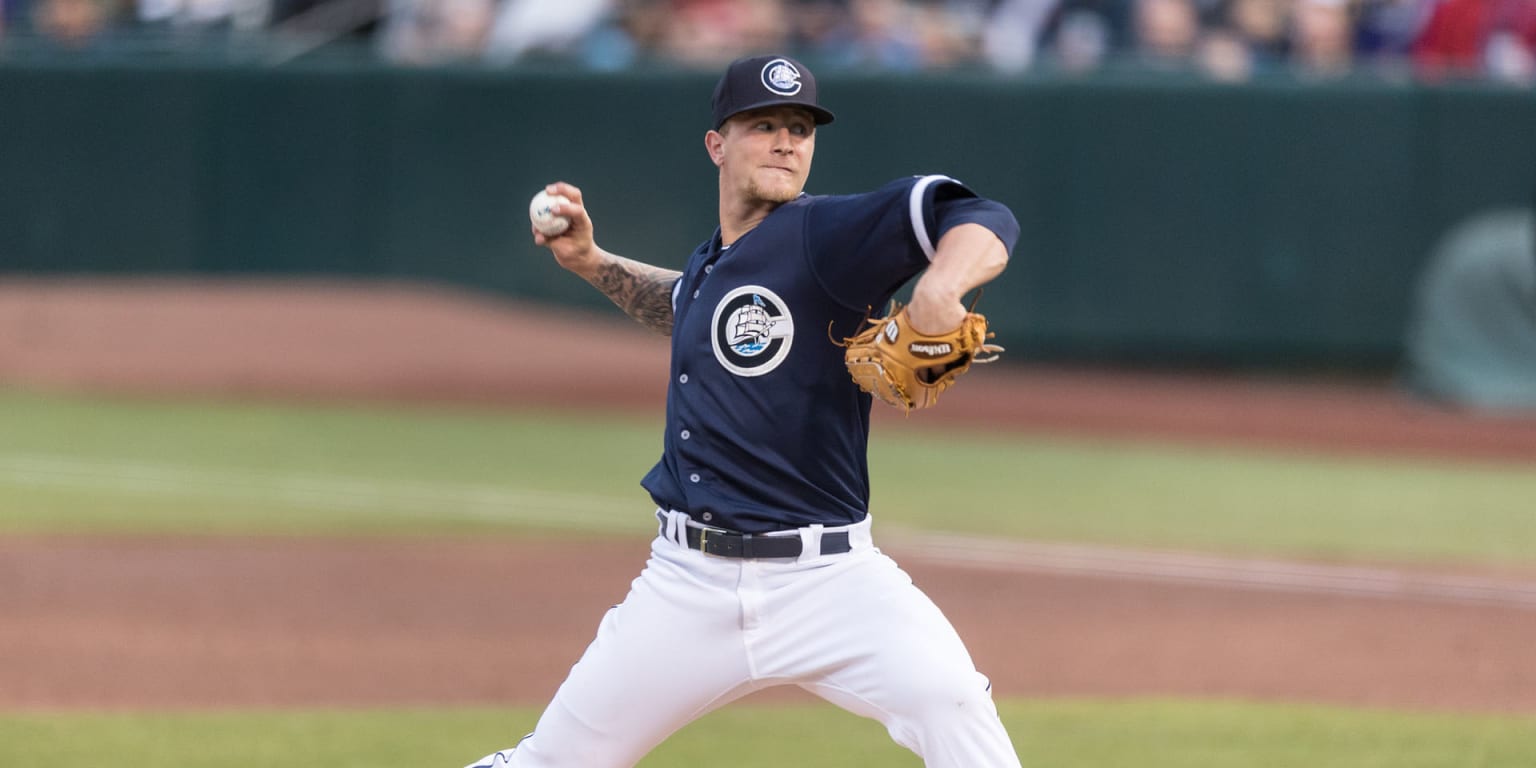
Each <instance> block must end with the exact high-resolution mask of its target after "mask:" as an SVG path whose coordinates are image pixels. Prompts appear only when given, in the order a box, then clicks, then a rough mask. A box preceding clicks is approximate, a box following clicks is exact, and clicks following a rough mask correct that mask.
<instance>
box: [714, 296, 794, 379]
mask: <svg viewBox="0 0 1536 768" xmlns="http://www.w3.org/2000/svg"><path fill="white" fill-rule="evenodd" d="M709 340H710V344H711V346H713V347H714V349H715V359H716V360H719V361H720V364H721V365H723V366H725V369H726V370H728V371H730V372H731V373H734V374H736V375H737V376H761V375H763V374H765V373H767V372H769V371H771V370H773V369H775V368H777V367H779V364H780V363H782V362H784V358H785V357H787V356H788V355H789V347H790V344H791V343H792V342H794V340H795V321H794V318H792V317H791V316H790V314H789V307H788V306H787V305H785V303H784V300H783V299H780V298H779V297H778V295H777V294H775V293H774V292H773V291H770V290H768V289H767V288H764V287H762V286H759V285H745V286H742V287H740V288H737V289H736V290H734V291H731V292H730V293H727V294H726V295H725V298H723V299H721V300H720V303H719V304H718V305H716V306H715V315H714V319H713V320H712V321H711V322H710V331H709Z"/></svg>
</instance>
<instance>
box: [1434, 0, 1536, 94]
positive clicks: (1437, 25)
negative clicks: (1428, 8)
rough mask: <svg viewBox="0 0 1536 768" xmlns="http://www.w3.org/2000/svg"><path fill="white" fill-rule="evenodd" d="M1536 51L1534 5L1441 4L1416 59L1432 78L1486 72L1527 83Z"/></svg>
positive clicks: (1514, 0)
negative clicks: (1533, 54)
mask: <svg viewBox="0 0 1536 768" xmlns="http://www.w3.org/2000/svg"><path fill="white" fill-rule="evenodd" d="M1533 51H1536V0H1440V2H1439V3H1437V4H1436V5H1435V8H1434V11H1433V13H1432V14H1431V15H1430V17H1429V20H1428V22H1426V24H1425V25H1424V29H1423V32H1422V34H1420V36H1419V38H1418V39H1417V40H1416V41H1415V42H1414V44H1413V49H1412V55H1413V58H1414V60H1415V62H1416V63H1417V64H1418V66H1419V68H1420V71H1421V72H1422V73H1423V74H1424V75H1426V76H1428V77H1430V78H1440V77H1444V76H1447V75H1470V74H1474V73H1478V72H1486V73H1489V74H1493V75H1495V76H1496V77H1500V78H1503V79H1512V80H1528V79H1529V78H1530V76H1531V73H1530V69H1531V57H1532V52H1533Z"/></svg>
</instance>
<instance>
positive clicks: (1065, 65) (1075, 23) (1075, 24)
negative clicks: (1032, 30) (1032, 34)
mask: <svg viewBox="0 0 1536 768" xmlns="http://www.w3.org/2000/svg"><path fill="white" fill-rule="evenodd" d="M1133 2H1134V0H1059V2H1058V4H1057V5H1056V9H1055V11H1054V12H1052V14H1051V18H1050V20H1049V21H1048V22H1047V23H1046V28H1045V35H1044V38H1043V43H1042V45H1043V47H1045V48H1046V49H1047V51H1048V52H1049V54H1050V61H1051V62H1052V63H1053V64H1054V65H1055V66H1056V67H1057V68H1058V69H1060V70H1062V71H1065V72H1072V73H1083V72H1088V71H1092V70H1094V69H1097V68H1098V67H1099V66H1101V65H1102V64H1104V63H1105V62H1106V61H1108V60H1109V59H1111V58H1112V57H1114V56H1115V55H1117V53H1119V52H1120V51H1124V50H1127V49H1129V48H1131V47H1132V46H1133V44H1134V34H1135V33H1134V32H1132V30H1131V17H1132V11H1133V5H1132V3H1133Z"/></svg>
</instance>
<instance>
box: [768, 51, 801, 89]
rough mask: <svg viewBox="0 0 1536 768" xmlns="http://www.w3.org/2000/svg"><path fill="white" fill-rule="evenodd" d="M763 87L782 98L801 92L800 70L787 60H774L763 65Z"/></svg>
mask: <svg viewBox="0 0 1536 768" xmlns="http://www.w3.org/2000/svg"><path fill="white" fill-rule="evenodd" d="M763 87H765V88H767V89H768V90H770V91H773V92H774V93H777V94H779V95H781V96H793V95H795V94H797V93H799V92H800V70H798V69H796V68H795V65H794V64H791V63H789V61H788V60H787V59H774V60H773V61H770V62H768V63H767V64H764V65H763Z"/></svg>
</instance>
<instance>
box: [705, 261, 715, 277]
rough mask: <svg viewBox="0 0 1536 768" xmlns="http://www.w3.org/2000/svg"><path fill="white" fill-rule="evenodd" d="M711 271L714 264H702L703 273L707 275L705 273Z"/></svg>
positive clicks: (713, 269)
mask: <svg viewBox="0 0 1536 768" xmlns="http://www.w3.org/2000/svg"><path fill="white" fill-rule="evenodd" d="M713 271H715V265H713V264H705V265H704V274H706V275H707V274H709V273H711V272H713Z"/></svg>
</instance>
